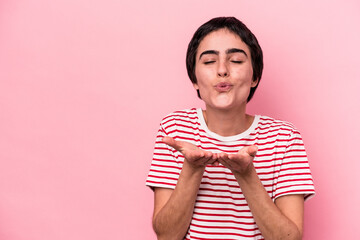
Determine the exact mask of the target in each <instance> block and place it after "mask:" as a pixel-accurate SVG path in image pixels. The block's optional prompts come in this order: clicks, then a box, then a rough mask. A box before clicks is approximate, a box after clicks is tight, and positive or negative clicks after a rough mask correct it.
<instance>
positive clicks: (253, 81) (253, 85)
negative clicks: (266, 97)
mask: <svg viewBox="0 0 360 240" xmlns="http://www.w3.org/2000/svg"><path fill="white" fill-rule="evenodd" d="M258 83H259V79H255V80H252V81H251V87H252V88H253V87H256V85H258Z"/></svg>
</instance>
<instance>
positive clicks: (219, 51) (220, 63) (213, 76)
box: [194, 29, 257, 110]
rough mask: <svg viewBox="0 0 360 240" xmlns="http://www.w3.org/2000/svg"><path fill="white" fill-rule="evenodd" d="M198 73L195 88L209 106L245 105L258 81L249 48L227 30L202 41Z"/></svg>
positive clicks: (231, 107) (236, 106) (198, 51)
mask: <svg viewBox="0 0 360 240" xmlns="http://www.w3.org/2000/svg"><path fill="white" fill-rule="evenodd" d="M195 75H196V79H197V84H194V87H195V89H198V90H199V91H200V95H201V99H202V100H203V101H204V102H205V104H206V107H207V108H209V107H210V108H217V109H224V110H225V109H234V108H239V107H245V106H246V100H247V97H248V96H249V92H250V88H251V87H255V86H256V84H257V81H256V80H255V81H253V80H252V76H253V69H252V65H251V55H250V50H249V47H248V46H247V45H246V44H245V43H244V42H243V41H242V40H241V38H240V37H239V36H238V35H236V34H234V33H232V32H230V31H229V30H227V29H220V30H217V31H214V32H211V33H209V34H208V35H207V36H205V37H204V39H203V40H202V41H201V42H200V44H199V47H198V50H197V54H196V62H195Z"/></svg>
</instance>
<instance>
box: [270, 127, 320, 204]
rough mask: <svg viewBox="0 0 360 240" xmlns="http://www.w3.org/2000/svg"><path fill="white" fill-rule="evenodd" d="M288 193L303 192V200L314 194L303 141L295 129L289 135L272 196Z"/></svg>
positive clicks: (276, 196)
mask: <svg viewBox="0 0 360 240" xmlns="http://www.w3.org/2000/svg"><path fill="white" fill-rule="evenodd" d="M290 194H304V198H305V200H306V199H309V198H311V197H312V196H314V195H315V187H314V183H313V178H312V176H311V172H310V167H309V163H308V158H307V155H306V151H305V147H304V143H303V140H302V137H301V135H300V133H299V132H298V131H297V130H295V129H294V130H293V131H292V132H291V134H290V135H289V139H288V143H287V145H286V150H285V154H284V157H283V159H282V162H281V166H280V172H279V175H278V178H277V182H276V186H275V195H274V197H275V198H278V197H281V196H285V195H290Z"/></svg>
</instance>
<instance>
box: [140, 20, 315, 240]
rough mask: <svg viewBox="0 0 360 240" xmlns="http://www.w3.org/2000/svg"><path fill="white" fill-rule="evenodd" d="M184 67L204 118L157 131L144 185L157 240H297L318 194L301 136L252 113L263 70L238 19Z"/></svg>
mask: <svg viewBox="0 0 360 240" xmlns="http://www.w3.org/2000/svg"><path fill="white" fill-rule="evenodd" d="M186 62H187V70H188V75H189V77H190V80H191V81H192V83H193V86H194V88H195V89H196V90H197V92H198V96H199V97H200V98H201V99H202V100H203V101H204V102H205V105H206V109H205V110H202V109H188V110H183V111H177V112H174V113H172V114H169V115H168V116H167V117H165V118H164V119H163V121H162V122H161V124H160V129H159V132H158V137H157V139H156V144H155V151H154V157H153V161H152V165H151V169H150V173H149V175H148V178H147V185H148V186H150V187H151V188H152V189H153V190H154V196H155V205H154V215H153V227H154V230H155V233H156V234H157V236H158V239H264V238H265V239H301V237H302V233H303V208H304V199H306V198H308V197H310V196H312V195H313V194H314V193H315V192H314V186H313V182H312V177H311V174H310V169H309V165H308V161H307V157H306V153H305V149H304V145H303V142H302V139H301V136H300V133H299V132H298V131H297V130H296V128H294V127H293V126H292V125H291V124H290V123H287V122H283V121H279V120H275V119H273V118H270V117H266V116H259V115H256V116H251V115H248V114H246V105H247V102H248V101H249V100H250V99H251V98H252V96H253V94H254V92H255V90H256V88H257V86H258V84H259V81H260V79H261V74H262V69H263V60H262V51H261V48H260V46H259V44H258V42H257V40H256V37H255V36H254V35H253V34H252V33H251V31H250V30H249V29H248V28H247V27H246V26H245V25H244V24H243V23H242V22H240V21H239V20H237V19H236V18H234V17H220V18H214V19H211V20H210V21H208V22H207V23H205V24H203V25H202V26H201V27H200V28H199V29H198V30H197V31H196V32H195V34H194V36H193V38H192V40H191V41H190V43H189V47H188V51H187V61H186Z"/></svg>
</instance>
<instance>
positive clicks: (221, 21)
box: [186, 17, 264, 102]
mask: <svg viewBox="0 0 360 240" xmlns="http://www.w3.org/2000/svg"><path fill="white" fill-rule="evenodd" d="M224 28H225V29H228V30H229V31H231V32H233V33H235V34H236V35H238V36H239V37H240V38H241V40H242V41H243V42H244V43H245V44H246V45H247V46H248V47H249V49H250V54H251V65H252V68H253V80H254V81H255V80H258V84H257V85H256V86H255V87H252V88H251V89H250V94H249V96H248V98H247V101H248V102H249V101H250V99H251V98H252V96H253V95H254V93H255V90H256V88H257V86H258V85H259V82H260V79H261V75H262V71H263V68H264V63H263V53H262V50H261V47H260V45H259V43H258V41H257V39H256V37H255V35H254V34H253V33H252V32H251V31H250V30H249V29H248V28H247V27H246V26H245V24H244V23H242V22H241V21H240V20H238V19H237V18H235V17H217V18H213V19H211V20H210V21H208V22H206V23H204V24H203V25H201V26H200V27H199V28H198V29H197V30H196V32H195V33H194V36H193V37H192V39H191V41H190V42H189V45H188V49H187V53H186V69H187V73H188V75H189V78H190V80H191V82H192V83H197V79H196V76H195V63H196V59H195V58H196V54H197V50H198V47H199V44H200V42H201V41H202V40H203V39H204V37H205V36H206V35H208V34H209V33H211V32H213V31H216V30H219V29H224ZM198 96H199V98H201V97H200V93H199V91H198Z"/></svg>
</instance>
